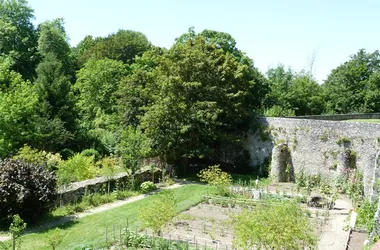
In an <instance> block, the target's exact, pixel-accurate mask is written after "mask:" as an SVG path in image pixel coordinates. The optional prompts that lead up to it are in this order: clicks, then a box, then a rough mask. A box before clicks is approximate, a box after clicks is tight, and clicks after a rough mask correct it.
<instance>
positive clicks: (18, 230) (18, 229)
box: [9, 214, 26, 250]
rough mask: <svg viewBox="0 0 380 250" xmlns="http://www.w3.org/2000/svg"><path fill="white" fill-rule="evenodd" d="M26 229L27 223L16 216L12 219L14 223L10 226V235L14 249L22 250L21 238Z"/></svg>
mask: <svg viewBox="0 0 380 250" xmlns="http://www.w3.org/2000/svg"><path fill="white" fill-rule="evenodd" d="M25 228H26V223H25V222H24V220H23V219H21V217H20V216H19V215H18V214H16V215H14V216H13V217H12V223H11V225H10V226H9V233H10V234H11V236H12V249H13V250H15V249H16V248H17V249H21V241H20V236H21V234H22V232H23V231H24V230H25Z"/></svg>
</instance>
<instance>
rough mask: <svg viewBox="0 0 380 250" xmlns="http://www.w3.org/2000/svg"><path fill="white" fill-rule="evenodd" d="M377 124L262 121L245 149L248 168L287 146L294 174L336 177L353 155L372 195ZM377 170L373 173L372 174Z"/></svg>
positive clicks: (379, 128)
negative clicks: (276, 149)
mask: <svg viewBox="0 0 380 250" xmlns="http://www.w3.org/2000/svg"><path fill="white" fill-rule="evenodd" d="M379 143H380V124H373V123H358V122H339V121H319V120H307V119H293V118H261V119H260V129H258V130H257V131H256V133H255V134H253V135H251V136H249V138H248V141H247V145H246V149H247V150H248V151H249V152H250V156H251V162H250V165H252V166H257V165H260V164H262V163H264V162H265V160H267V159H268V158H269V157H271V153H272V150H273V148H274V147H275V146H276V145H280V144H286V145H287V146H288V148H289V150H290V154H291V161H292V166H293V168H294V171H295V172H296V173H297V172H298V171H299V170H300V169H302V168H303V169H304V170H305V171H307V172H309V173H321V174H324V175H325V176H335V175H336V174H337V173H339V171H340V170H341V169H342V168H343V167H344V165H345V164H347V163H346V162H345V159H346V158H347V157H346V154H347V152H350V153H351V154H352V155H353V156H355V158H356V159H355V164H356V167H357V168H358V169H359V170H361V171H362V172H363V175H364V190H365V194H366V195H367V196H373V188H372V187H373V182H374V181H375V179H376V178H378V176H379V170H378V169H377V168H376V169H375V165H376V164H375V162H376V155H377V152H378V151H379V149H380V146H379ZM375 170H376V171H375Z"/></svg>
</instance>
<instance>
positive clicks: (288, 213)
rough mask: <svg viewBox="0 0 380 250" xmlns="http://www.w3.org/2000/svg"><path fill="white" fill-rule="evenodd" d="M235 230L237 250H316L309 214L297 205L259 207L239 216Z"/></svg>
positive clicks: (261, 204)
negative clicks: (251, 249)
mask: <svg viewBox="0 0 380 250" xmlns="http://www.w3.org/2000/svg"><path fill="white" fill-rule="evenodd" d="M233 226H234V232H235V239H234V245H235V246H236V247H237V248H238V249H249V248H260V249H309V248H311V249H313V247H315V246H316V244H317V238H316V237H315V235H314V234H313V231H314V229H313V226H312V223H311V221H310V219H309V218H308V216H307V213H306V211H305V210H303V209H302V208H301V207H300V206H299V205H298V204H297V203H296V202H294V201H283V202H277V203H269V204H265V203H260V204H258V205H257V206H256V207H255V209H252V210H244V211H243V212H241V213H240V214H239V215H237V216H236V218H235V220H234V224H233Z"/></svg>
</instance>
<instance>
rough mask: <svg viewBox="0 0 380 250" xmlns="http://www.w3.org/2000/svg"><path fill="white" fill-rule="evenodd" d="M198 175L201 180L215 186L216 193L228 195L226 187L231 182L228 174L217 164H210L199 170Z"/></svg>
mask: <svg viewBox="0 0 380 250" xmlns="http://www.w3.org/2000/svg"><path fill="white" fill-rule="evenodd" d="M198 177H199V178H200V180H201V181H203V182H207V183H208V184H209V185H211V186H214V187H216V190H217V193H218V194H220V195H228V194H229V189H228V187H229V186H230V185H231V184H232V177H231V175H230V174H228V173H226V172H223V171H222V170H221V169H220V168H219V165H215V166H210V167H208V168H207V169H203V170H201V171H200V172H199V174H198Z"/></svg>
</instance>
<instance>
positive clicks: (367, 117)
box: [286, 113, 380, 121]
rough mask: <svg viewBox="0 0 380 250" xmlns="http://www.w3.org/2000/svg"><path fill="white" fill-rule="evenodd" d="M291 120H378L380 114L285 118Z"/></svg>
mask: <svg viewBox="0 0 380 250" xmlns="http://www.w3.org/2000/svg"><path fill="white" fill-rule="evenodd" d="M286 118H292V119H311V120H325V121H343V120H353V119H380V113H368V114H338V115H305V116H294V117H286Z"/></svg>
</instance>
